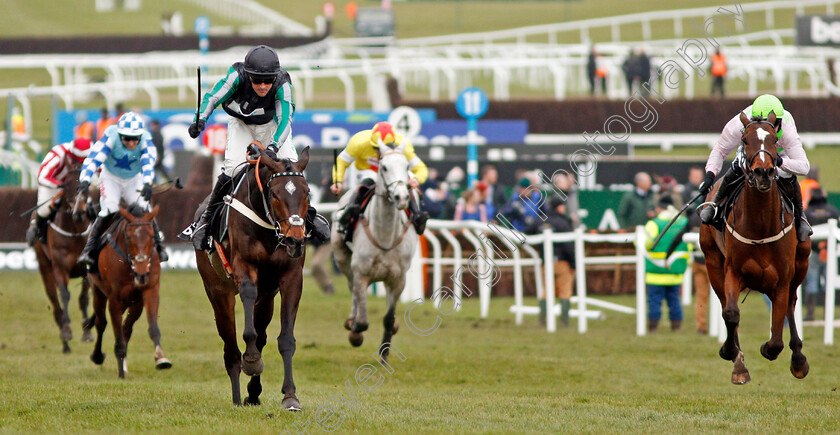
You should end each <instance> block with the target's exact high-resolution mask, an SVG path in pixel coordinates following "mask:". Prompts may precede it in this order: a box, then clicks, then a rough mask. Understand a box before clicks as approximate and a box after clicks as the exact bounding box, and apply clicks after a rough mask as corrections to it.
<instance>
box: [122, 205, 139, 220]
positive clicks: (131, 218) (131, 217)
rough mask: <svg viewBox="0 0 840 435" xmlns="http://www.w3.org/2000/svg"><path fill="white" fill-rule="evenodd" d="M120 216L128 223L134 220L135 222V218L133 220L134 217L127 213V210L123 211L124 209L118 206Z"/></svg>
mask: <svg viewBox="0 0 840 435" xmlns="http://www.w3.org/2000/svg"><path fill="white" fill-rule="evenodd" d="M120 214H121V215H122V217H123V218H125V220H127V221H128V222H129V223H131V222H134V220H135V219H137V218H135V217H134V215H132V214H131V213H129V212H128V210H126V209H125V208H124V207H122V206H120Z"/></svg>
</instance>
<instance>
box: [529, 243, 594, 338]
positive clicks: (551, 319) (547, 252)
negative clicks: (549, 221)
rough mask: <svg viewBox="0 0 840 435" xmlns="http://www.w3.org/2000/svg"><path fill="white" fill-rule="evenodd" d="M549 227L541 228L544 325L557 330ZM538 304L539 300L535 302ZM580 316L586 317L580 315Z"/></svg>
mask: <svg viewBox="0 0 840 435" xmlns="http://www.w3.org/2000/svg"><path fill="white" fill-rule="evenodd" d="M552 234H553V232H552V231H551V228H546V229H544V230H543V237H544V238H543V269H544V270H545V287H544V288H545V290H544V293H545V327H546V329H547V330H548V332H555V331H557V317H555V316H554V244H553V243H552V241H551V235H552ZM537 303H538V304H539V301H538V302H537ZM580 317H586V316H583V315H581V316H580Z"/></svg>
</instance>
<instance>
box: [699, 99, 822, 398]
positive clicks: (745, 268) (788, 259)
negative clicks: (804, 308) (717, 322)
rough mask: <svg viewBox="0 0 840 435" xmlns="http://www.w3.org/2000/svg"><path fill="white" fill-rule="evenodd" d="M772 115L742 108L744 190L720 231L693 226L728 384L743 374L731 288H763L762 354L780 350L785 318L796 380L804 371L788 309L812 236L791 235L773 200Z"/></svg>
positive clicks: (788, 219) (788, 216) (792, 228)
mask: <svg viewBox="0 0 840 435" xmlns="http://www.w3.org/2000/svg"><path fill="white" fill-rule="evenodd" d="M775 121H776V115H775V114H774V113H772V112H771V113H770V116H769V117H768V119H767V120H766V121H763V120H760V119H753V120H750V119H748V118H747V117H746V115H744V114H743V113H742V114H741V123H743V125H744V134H743V138H742V140H743V144H744V151H745V153H744V156H745V160H744V161H745V164H744V165H743V169H744V173H745V177H744V180H745V181H744V187H743V193H742V194H741V196H740V198H738V200H737V202H736V203H735V205H734V207H733V210H732V212H731V213H730V215H729V216H726V230H725V231H724V232H719V231H717V230H716V229H715V228H714V227H713V226H711V225H702V226H701V228H700V246H701V247H702V248H703V253H704V254H705V255H706V269H707V270H708V273H709V280H710V281H711V284H712V287H713V288H714V290H715V293H716V294H717V296H718V298H719V299H720V303H721V306H722V308H723V319H724V322H725V323H726V332H727V335H726V341H725V342H724V343H723V346H721V348H720V356H721V358H723V359H725V360H729V361H733V362H734V368H733V370H732V383H734V384H744V383H747V382H749V381H750V374H749V371H748V370H747V368H746V366H745V365H744V354H743V352H741V345H740V343H739V342H738V323H739V321H740V311H739V309H738V295H739V294H740V293H741V292H742V291H743V290H745V289H750V290H754V291H757V292H760V293H764V294H766V295H767V296H768V297H769V298H770V300H771V301H772V303H773V312H772V326H771V328H770V331H771V337H770V340H769V341H767V342H766V343H764V344H763V345H762V346H761V355H762V356H764V357H765V358H767V359H769V360H774V359H776V357H778V356H779V353H781V351H782V350H783V349H784V342H783V340H782V332H783V331H782V329H783V327H784V320H785V317H787V320H788V324H789V326H790V343H789V346H790V349H791V351H793V355H792V357H791V363H790V371H791V373H792V374H793V375H794V376H795V377H797V378H799V379H801V378H804V377H805V376H807V375H808V370H809V367H808V361H807V359H806V358H805V355H803V354H802V340H801V339H800V337H799V335H798V333H797V331H796V323H795V319H794V316H793V309H794V306H795V305H796V288H797V287H798V286H799V284H801V283H802V280H803V279H804V278H805V274H806V272H807V270H808V256H809V255H810V252H811V242H810V240H807V241H805V242H802V243H798V242H797V239H796V224H795V222H793V219H794V217H793V214H792V213H790V212H789V211H787V210H786V209H785V207H783V205H782V202H781V199H780V195H779V187H778V185H777V181H776V180H777V177H778V174H777V172H776V171H777V168H776V166H775V161H776V141H777V136H776V133H777V131H776V129H775V128H774V123H775ZM719 183H720V182H718V184H719ZM715 192H716V189H714V190H713V191H712V192H710V193H709V196H708V197H707V200H711V198H714V195H715Z"/></svg>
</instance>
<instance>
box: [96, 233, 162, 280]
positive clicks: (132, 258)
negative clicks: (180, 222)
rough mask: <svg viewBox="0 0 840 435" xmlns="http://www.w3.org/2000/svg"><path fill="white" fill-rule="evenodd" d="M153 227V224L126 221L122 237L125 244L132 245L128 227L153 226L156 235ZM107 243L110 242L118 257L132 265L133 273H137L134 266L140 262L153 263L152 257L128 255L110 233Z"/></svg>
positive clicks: (106, 238)
mask: <svg viewBox="0 0 840 435" xmlns="http://www.w3.org/2000/svg"><path fill="white" fill-rule="evenodd" d="M153 225H154V224H153V223H152V222H135V223H129V222H128V221H126V222H125V225H123V226H122V236H123V239H125V243H126V244H130V243H131V242H130V240H129V238H128V227H129V226H136V227H139V226H151V227H152V233H154V231H155V230H154V227H153ZM153 237H154V236H153ZM105 241H106V242H108V244H110V245H111V248H112V249H113V250H114V252H116V253H117V255H119V256H120V258H122V259H123V260H125V261H127V262H128V263H129V264H131V271H132V272H135V273H136V271H135V270H134V266H135V264H136V263H137V262H138V261H139V262H142V263H150V262H151V261H152V256H151V255H134V256H130V255H128V254H127V253H126V252H125V251H123V250H122V248H120V245H119V243H117V241H116V240H115V239H114V235H113V233H108V234H107V235H106V236H105ZM129 250H130V249H129Z"/></svg>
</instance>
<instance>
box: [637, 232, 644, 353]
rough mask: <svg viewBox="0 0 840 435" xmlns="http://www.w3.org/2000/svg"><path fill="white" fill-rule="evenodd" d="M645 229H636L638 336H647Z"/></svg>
mask: <svg viewBox="0 0 840 435" xmlns="http://www.w3.org/2000/svg"><path fill="white" fill-rule="evenodd" d="M646 237H647V235H646V234H645V228H644V227H643V226H641V225H639V226H637V227H636V335H638V336H643V335H645V334H647V319H646V317H647V288H645V249H646V248H645V238H646Z"/></svg>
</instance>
